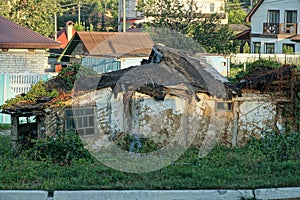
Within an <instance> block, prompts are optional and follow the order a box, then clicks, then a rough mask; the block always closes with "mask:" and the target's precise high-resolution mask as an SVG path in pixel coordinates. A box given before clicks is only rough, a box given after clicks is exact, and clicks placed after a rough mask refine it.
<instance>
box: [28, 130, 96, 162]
mask: <svg viewBox="0 0 300 200" xmlns="http://www.w3.org/2000/svg"><path fill="white" fill-rule="evenodd" d="M32 142H33V146H32V147H31V148H30V149H28V150H26V151H25V153H24V154H25V155H26V157H28V158H29V159H31V160H40V161H46V162H52V163H58V164H61V165H69V164H70V162H71V161H75V160H82V159H83V160H86V161H93V159H94V158H93V157H92V155H91V154H90V153H89V152H88V150H87V149H85V148H84V145H83V143H82V141H81V139H80V137H79V136H78V135H77V134H75V133H74V132H65V133H58V134H57V135H56V136H52V137H47V138H46V139H39V140H33V141H32Z"/></svg>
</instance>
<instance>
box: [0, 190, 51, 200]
mask: <svg viewBox="0 0 300 200" xmlns="http://www.w3.org/2000/svg"><path fill="white" fill-rule="evenodd" d="M47 198H48V192H47V191H42V190H0V200H46V199H47Z"/></svg>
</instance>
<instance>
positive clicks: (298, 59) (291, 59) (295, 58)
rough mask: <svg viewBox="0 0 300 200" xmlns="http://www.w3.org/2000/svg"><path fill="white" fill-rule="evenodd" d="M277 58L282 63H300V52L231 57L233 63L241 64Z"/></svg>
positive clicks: (236, 55) (245, 54) (243, 54)
mask: <svg viewBox="0 0 300 200" xmlns="http://www.w3.org/2000/svg"><path fill="white" fill-rule="evenodd" d="M260 58H262V59H267V60H276V61H278V62H280V63H282V64H290V65H300V55H299V54H294V55H292V54H247V53H242V54H235V55H234V56H232V57H231V63H236V64H241V63H247V62H254V61H256V60H258V59H260Z"/></svg>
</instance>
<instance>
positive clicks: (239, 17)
mask: <svg viewBox="0 0 300 200" xmlns="http://www.w3.org/2000/svg"><path fill="white" fill-rule="evenodd" d="M226 11H227V12H228V23H229V24H245V18H246V16H247V12H246V11H245V10H243V9H242V6H241V2H240V0H232V1H231V2H228V3H227V5H226Z"/></svg>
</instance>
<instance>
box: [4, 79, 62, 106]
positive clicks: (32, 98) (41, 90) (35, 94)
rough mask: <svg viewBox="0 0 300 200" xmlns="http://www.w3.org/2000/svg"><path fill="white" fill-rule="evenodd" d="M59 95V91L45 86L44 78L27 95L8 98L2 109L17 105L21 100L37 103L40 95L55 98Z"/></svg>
mask: <svg viewBox="0 0 300 200" xmlns="http://www.w3.org/2000/svg"><path fill="white" fill-rule="evenodd" d="M58 95H59V93H58V91H57V90H55V89H53V90H51V91H47V90H46V88H45V82H44V81H43V80H41V81H39V82H37V83H36V84H34V85H32V87H31V89H30V90H29V92H27V93H26V95H25V96H21V95H19V96H17V97H14V98H11V99H8V100H7V101H6V102H5V104H4V105H2V106H1V108H2V109H4V108H7V107H9V106H13V105H16V104H17V103H19V102H20V101H28V102H30V103H35V102H36V101H37V100H38V98H39V97H52V98H55V97H57V96H58Z"/></svg>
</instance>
